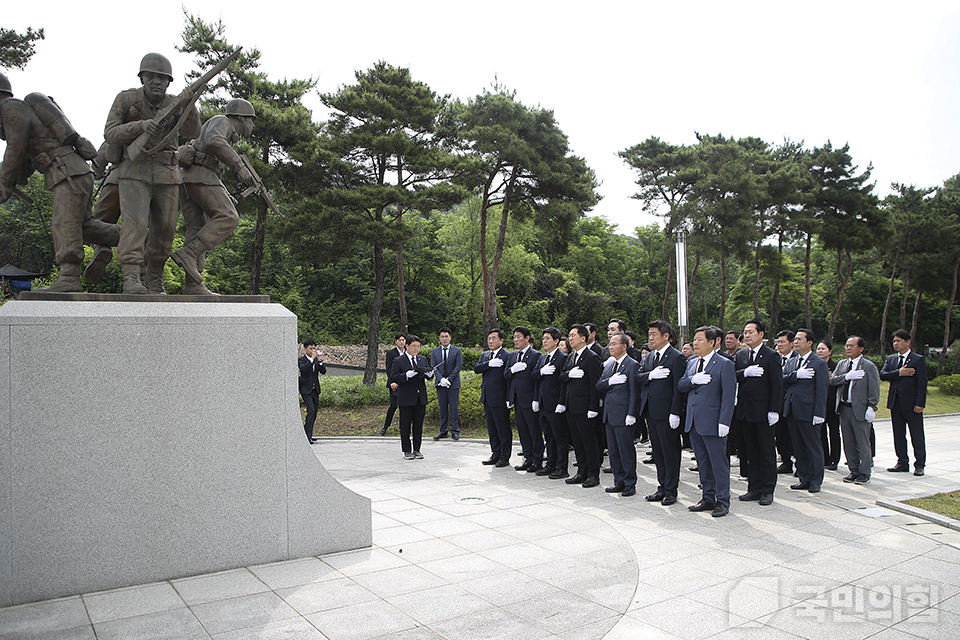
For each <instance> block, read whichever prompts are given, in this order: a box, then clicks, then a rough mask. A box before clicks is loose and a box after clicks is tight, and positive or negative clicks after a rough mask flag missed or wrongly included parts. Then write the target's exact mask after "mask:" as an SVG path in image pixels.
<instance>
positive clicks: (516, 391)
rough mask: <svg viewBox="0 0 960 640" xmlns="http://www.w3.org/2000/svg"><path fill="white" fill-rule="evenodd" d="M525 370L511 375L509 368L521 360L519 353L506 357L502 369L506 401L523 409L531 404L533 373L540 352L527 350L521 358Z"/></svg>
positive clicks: (531, 348) (533, 382)
mask: <svg viewBox="0 0 960 640" xmlns="http://www.w3.org/2000/svg"><path fill="white" fill-rule="evenodd" d="M522 358H523V362H526V363H527V368H526V369H524V370H523V371H519V372H517V373H512V372H511V371H510V367H512V366H513V365H514V364H516V363H517V362H520V360H521V351H519V350H518V351H513V352H511V353H510V355H509V356H508V357H507V364H506V365H505V366H504V367H503V379H504V380H505V381H506V383H507V400H508V401H509V402H512V403H514V404H515V405H517V406H519V407H522V408H524V409H529V408H530V405H532V404H533V387H534V384H535V381H534V377H533V371H534V369H535V368H536V366H537V362H538V361H539V360H540V352H539V351H537V350H535V349H534V348H533V347H530V348H528V349H527V351H526V353H525V354H523V356H522Z"/></svg>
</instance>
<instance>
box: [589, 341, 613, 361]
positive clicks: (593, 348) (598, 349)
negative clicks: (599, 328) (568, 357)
mask: <svg viewBox="0 0 960 640" xmlns="http://www.w3.org/2000/svg"><path fill="white" fill-rule="evenodd" d="M587 348H588V349H590V351H593V352H594V353H595V354H596V356H597V357H598V358H599V357H600V356H601V355H602V354H603V347H601V346H600V343H599V342H596V341H594V342H592V343H591V344H590V346H589V347H587ZM607 355H608V356H609V355H610V354H609V353H608V354H607ZM600 364H603V360H601V361H600Z"/></svg>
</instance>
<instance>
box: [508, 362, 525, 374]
mask: <svg viewBox="0 0 960 640" xmlns="http://www.w3.org/2000/svg"><path fill="white" fill-rule="evenodd" d="M526 369H527V363H526V362H517V363H515V364H514V365H513V366H512V367H510V373H520V372H521V371H526Z"/></svg>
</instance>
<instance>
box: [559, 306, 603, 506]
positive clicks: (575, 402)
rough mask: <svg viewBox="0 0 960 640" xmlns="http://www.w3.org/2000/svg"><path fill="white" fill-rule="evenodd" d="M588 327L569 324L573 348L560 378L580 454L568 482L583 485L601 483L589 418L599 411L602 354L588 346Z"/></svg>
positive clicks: (571, 346) (572, 435)
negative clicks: (574, 470) (599, 355)
mask: <svg viewBox="0 0 960 640" xmlns="http://www.w3.org/2000/svg"><path fill="white" fill-rule="evenodd" d="M588 335H589V331H588V330H587V327H586V326H584V325H582V324H575V325H573V326H572V327H571V328H570V334H569V336H568V338H567V339H568V340H569V342H570V348H571V349H573V352H572V353H571V354H569V355H568V356H567V360H566V362H565V363H564V369H563V371H562V372H561V373H560V381H561V382H562V383H565V384H566V385H567V388H566V397H564V398H561V400H560V404H562V405H563V406H564V407H565V412H566V414H567V424H568V425H569V427H570V439H571V440H572V442H573V450H574V452H575V453H576V455H577V465H578V466H577V474H576V475H575V476H572V477H570V478H567V479H566V480H565V482H566V483H567V484H582V486H583V487H584V488H589V487H596V486H598V485H599V484H600V451H599V443H598V441H597V435H596V433H595V431H594V430H593V429H592V428H591V424H590V418H591V417H596V416H597V415H598V413H599V411H600V394H599V392H598V391H597V381H598V380H599V379H600V372H601V366H600V358H599V357H598V356H597V354H596V353H594V352H593V351H592V350H591V349H590V348H588V347H587V336H588Z"/></svg>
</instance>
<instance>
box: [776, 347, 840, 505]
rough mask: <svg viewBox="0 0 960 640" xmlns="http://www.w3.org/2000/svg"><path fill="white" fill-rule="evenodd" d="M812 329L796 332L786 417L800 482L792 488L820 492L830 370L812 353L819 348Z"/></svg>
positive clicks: (786, 380) (786, 373) (787, 374)
mask: <svg viewBox="0 0 960 640" xmlns="http://www.w3.org/2000/svg"><path fill="white" fill-rule="evenodd" d="M816 344H817V343H816V340H814V337H813V332H812V331H811V330H810V329H797V332H796V334H795V337H794V339H793V345H794V347H795V348H796V351H797V357H796V358H792V359H790V360H788V361H787V366H786V367H784V369H783V416H784V418H786V420H787V428H789V429H790V442H791V443H792V444H793V456H794V458H796V460H797V476H798V477H799V478H800V482H797V483H795V484H792V485H790V488H791V489H793V490H795V491H802V490H804V489H805V490H807V491H809V492H810V493H817V492H818V491H820V485H822V484H823V442H821V440H820V425H821V424H823V423H824V421H825V420H826V418H827V386H828V384H829V380H830V369H829V368H828V367H827V363H826V362H824V361H823V360H822V359H821V358H820V356H818V355H817V354H815V353H814V352H813V347H814V346H815V345H816Z"/></svg>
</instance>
